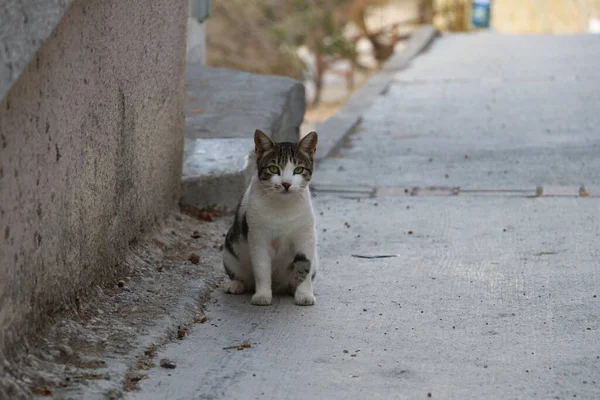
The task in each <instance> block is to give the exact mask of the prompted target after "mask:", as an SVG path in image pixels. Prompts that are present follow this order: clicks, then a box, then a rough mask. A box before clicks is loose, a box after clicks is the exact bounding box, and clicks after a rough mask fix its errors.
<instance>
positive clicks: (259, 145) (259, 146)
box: [254, 129, 275, 157]
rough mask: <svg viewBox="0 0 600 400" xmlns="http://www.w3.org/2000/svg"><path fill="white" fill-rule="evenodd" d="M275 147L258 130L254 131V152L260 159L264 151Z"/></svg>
mask: <svg viewBox="0 0 600 400" xmlns="http://www.w3.org/2000/svg"><path fill="white" fill-rule="evenodd" d="M273 147H275V143H273V141H272V140H271V139H269V137H268V136H267V135H266V134H265V133H264V132H263V131H261V130H260V129H257V130H256V131H254V151H255V152H256V155H258V156H259V157H260V155H261V154H263V153H264V152H265V151H268V150H271V149H272V148H273Z"/></svg>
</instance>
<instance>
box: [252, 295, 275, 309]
mask: <svg viewBox="0 0 600 400" xmlns="http://www.w3.org/2000/svg"><path fill="white" fill-rule="evenodd" d="M272 300H273V294H272V293H255V294H254V296H252V300H250V302H251V303H252V304H254V305H255V306H270V305H271V301H272Z"/></svg>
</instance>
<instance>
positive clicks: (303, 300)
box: [294, 293, 317, 306]
mask: <svg viewBox="0 0 600 400" xmlns="http://www.w3.org/2000/svg"><path fill="white" fill-rule="evenodd" d="M294 298H295V300H296V305H298V306H314V305H315V303H316V302H317V300H316V299H315V295H314V294H312V293H296V296H294Z"/></svg>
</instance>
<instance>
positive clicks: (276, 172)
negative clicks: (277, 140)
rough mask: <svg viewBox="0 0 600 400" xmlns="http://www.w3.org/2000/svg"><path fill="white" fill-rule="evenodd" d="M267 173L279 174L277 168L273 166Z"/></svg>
mask: <svg viewBox="0 0 600 400" xmlns="http://www.w3.org/2000/svg"><path fill="white" fill-rule="evenodd" d="M269 172H270V173H272V174H279V168H277V167H276V166H274V165H271V166H270V167H269Z"/></svg>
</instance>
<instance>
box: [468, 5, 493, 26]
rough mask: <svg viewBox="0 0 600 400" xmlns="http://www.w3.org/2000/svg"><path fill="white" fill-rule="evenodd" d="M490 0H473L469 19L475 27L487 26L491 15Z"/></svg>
mask: <svg viewBox="0 0 600 400" xmlns="http://www.w3.org/2000/svg"><path fill="white" fill-rule="evenodd" d="M490 3H491V0H474V1H473V12H472V18H471V21H472V23H473V26H474V27H475V28H489V27H490V19H491V18H490V17H491V7H490Z"/></svg>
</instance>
